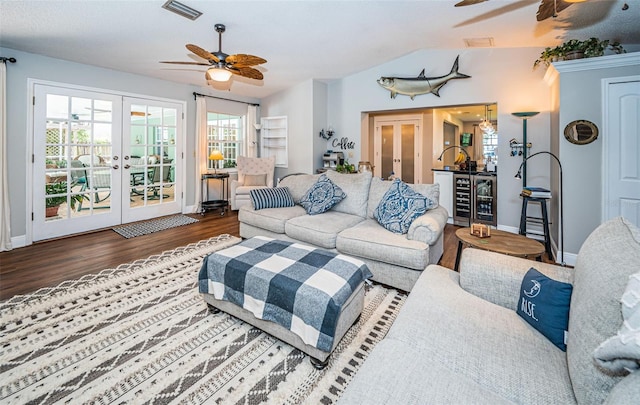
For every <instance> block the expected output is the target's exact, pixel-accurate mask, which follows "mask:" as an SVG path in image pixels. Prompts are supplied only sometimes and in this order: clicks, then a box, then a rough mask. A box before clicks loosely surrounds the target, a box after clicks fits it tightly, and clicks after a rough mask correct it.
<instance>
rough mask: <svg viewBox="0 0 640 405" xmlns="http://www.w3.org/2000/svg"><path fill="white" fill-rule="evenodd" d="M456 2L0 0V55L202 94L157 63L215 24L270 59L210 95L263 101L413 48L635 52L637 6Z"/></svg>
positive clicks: (206, 36) (191, 80)
mask: <svg viewBox="0 0 640 405" xmlns="http://www.w3.org/2000/svg"><path fill="white" fill-rule="evenodd" d="M457 1H458V0H423V1H364V0H360V1H355V0H353V1H305V0H298V1H266V0H263V1H241V0H235V1H214V0H181V2H182V3H184V4H186V5H188V6H191V7H193V8H195V9H198V10H199V11H201V12H202V13H203V15H202V16H201V17H200V18H198V19H197V20H195V21H191V20H188V19H186V18H184V17H181V16H178V15H176V14H173V13H171V12H169V11H167V10H165V9H163V8H162V7H161V6H162V4H164V2H165V0H128V1H124V0H108V1H103V0H82V1H71V0H66V1H63V0H49V1H31V0H23V1H15V0H0V46H1V47H5V48H11V49H16V50H20V51H25V52H30V53H36V54H42V55H47V56H51V57H54V58H59V59H65V60H70V61H74V62H79V63H85V64H90V65H96V66H101V67H106V68H110V69H116V70H120V71H125V72H131V73H136V74H141V75H145V76H152V77H157V78H161V79H165V80H170V81H174V82H180V83H188V84H193V85H198V86H205V85H206V82H205V79H204V69H198V68H199V67H198V66H193V67H191V66H186V67H185V66H175V65H167V64H161V63H159V61H162V60H172V61H202V60H200V59H199V58H198V57H196V56H195V55H193V54H191V53H190V52H189V51H188V50H187V49H186V48H185V46H184V45H185V44H187V43H192V44H196V45H198V46H200V47H202V48H204V49H206V50H209V51H217V48H218V37H217V35H218V34H217V33H216V32H215V31H214V28H213V27H214V24H216V23H222V24H225V25H226V26H227V31H226V32H225V33H224V34H223V38H222V50H223V51H224V52H226V53H228V54H235V53H248V54H253V55H257V56H260V57H263V58H265V59H267V61H268V62H267V63H266V64H264V65H261V67H260V70H261V71H262V72H263V73H264V80H263V81H256V80H250V79H244V78H240V77H237V76H236V77H234V78H233V80H232V81H231V82H230V86H222V87H219V88H217V90H227V89H229V90H230V93H231V94H236V95H239V96H246V97H255V98H262V97H266V96H268V95H271V94H274V93H276V92H278V91H281V90H283V89H285V88H287V87H289V86H292V85H295V84H297V83H300V82H303V81H305V80H308V79H310V78H314V79H318V80H331V79H338V78H341V77H344V76H347V75H350V74H353V73H356V72H359V71H362V70H365V69H368V68H370V67H373V66H376V65H379V64H381V63H384V62H387V61H390V60H392V59H394V58H398V57H401V56H403V55H407V54H409V53H412V52H414V51H417V50H420V49H464V48H465V42H464V39H466V38H486V37H490V38H493V41H494V46H495V47H500V48H503V47H545V46H553V45H557V44H559V43H561V42H563V40H565V39H569V38H579V39H585V38H588V37H592V36H596V37H599V38H601V39H611V40H618V41H620V42H621V43H623V44H640V28H638V27H640V24H639V23H638V21H640V4H639V3H640V2H639V1H638V0H627V1H623V0H588V1H587V2H585V3H577V4H573V5H572V6H571V7H569V8H567V9H566V10H564V11H562V12H561V13H560V14H559V15H558V17H557V18H555V19H552V18H550V19H548V20H545V21H543V22H537V21H536V12H537V9H538V5H539V0H519V1H504V0H489V1H486V2H484V3H480V4H476V5H472V6H467V7H454V4H455V3H456V2H457ZM625 3H627V4H628V6H629V7H628V10H626V11H623V10H622V8H623V5H624V4H625ZM0 56H5V57H8V56H11V55H0ZM18 62H19V61H18Z"/></svg>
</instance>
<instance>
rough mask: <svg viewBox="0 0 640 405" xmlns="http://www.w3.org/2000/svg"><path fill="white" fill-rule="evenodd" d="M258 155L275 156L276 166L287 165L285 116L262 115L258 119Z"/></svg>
mask: <svg viewBox="0 0 640 405" xmlns="http://www.w3.org/2000/svg"><path fill="white" fill-rule="evenodd" d="M260 123H261V124H262V129H261V130H260V136H261V142H260V156H261V157H271V156H275V158H276V167H287V166H288V156H289V155H288V134H287V117H286V116H282V117H263V118H261V119H260Z"/></svg>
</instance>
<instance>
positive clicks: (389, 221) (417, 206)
mask: <svg viewBox="0 0 640 405" xmlns="http://www.w3.org/2000/svg"><path fill="white" fill-rule="evenodd" d="M435 206H436V204H435V203H434V202H433V201H431V200H430V199H429V198H427V197H425V196H423V195H422V194H420V193H418V192H416V191H414V190H413V189H412V188H411V187H409V185H408V184H407V183H404V182H403V181H401V180H400V179H395V180H394V181H393V183H391V187H389V190H387V192H386V193H385V194H384V196H382V199H381V200H380V204H378V207H377V208H376V210H375V211H374V212H373V217H374V218H375V219H376V220H377V221H378V223H379V224H380V225H382V226H383V227H384V228H385V229H387V230H389V231H391V232H394V233H399V234H404V233H407V232H408V231H409V227H410V226H411V223H412V222H413V220H414V219H416V218H418V217H419V216H420V215H422V214H424V213H425V212H427V210H429V209H431V208H433V207H435Z"/></svg>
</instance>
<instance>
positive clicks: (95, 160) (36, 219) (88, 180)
mask: <svg viewBox="0 0 640 405" xmlns="http://www.w3.org/2000/svg"><path fill="white" fill-rule="evenodd" d="M34 95H35V101H34V115H33V116H34V134H33V162H32V163H33V171H32V173H33V179H32V184H33V200H32V208H33V213H32V219H33V227H32V229H33V232H32V235H33V240H34V241H38V240H43V239H48V238H53V237H59V236H64V235H69V234H74V233H80V232H86V231H90V230H95V229H100V228H105V227H110V226H114V225H118V224H121V223H126V222H131V221H135V220H140V219H147V218H152V217H155V216H161V215H168V214H172V213H176V212H180V209H181V207H180V204H181V203H180V199H179V198H177V197H176V196H180V195H181V184H180V182H178V181H176V179H177V178H179V177H177V175H178V173H177V172H178V171H179V165H177V164H176V163H177V162H176V156H179V155H178V154H179V153H181V152H180V151H178V150H177V149H178V147H179V146H178V145H179V144H180V133H181V131H180V128H181V127H182V125H181V120H182V107H181V105H180V104H170V103H163V102H158V101H151V100H144V99H134V98H127V97H122V96H120V95H115V94H109V93H101V92H95V91H85V90H79V89H71V88H65V87H56V86H48V85H41V84H36V85H35V87H34Z"/></svg>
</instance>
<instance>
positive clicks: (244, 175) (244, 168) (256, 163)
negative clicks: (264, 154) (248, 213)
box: [229, 156, 276, 210]
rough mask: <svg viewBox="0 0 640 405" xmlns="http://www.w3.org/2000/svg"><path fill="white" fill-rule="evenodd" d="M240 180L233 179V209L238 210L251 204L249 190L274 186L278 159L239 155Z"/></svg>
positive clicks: (231, 185)
mask: <svg viewBox="0 0 640 405" xmlns="http://www.w3.org/2000/svg"><path fill="white" fill-rule="evenodd" d="M236 164H237V168H238V180H231V184H230V193H229V194H230V196H231V209H232V210H238V209H240V207H242V206H243V205H248V204H251V199H250V198H249V192H250V191H251V190H255V189H258V188H266V187H273V175H274V172H275V166H276V159H275V157H274V156H272V157H269V158H252V157H246V156H238V158H237V159H236Z"/></svg>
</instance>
